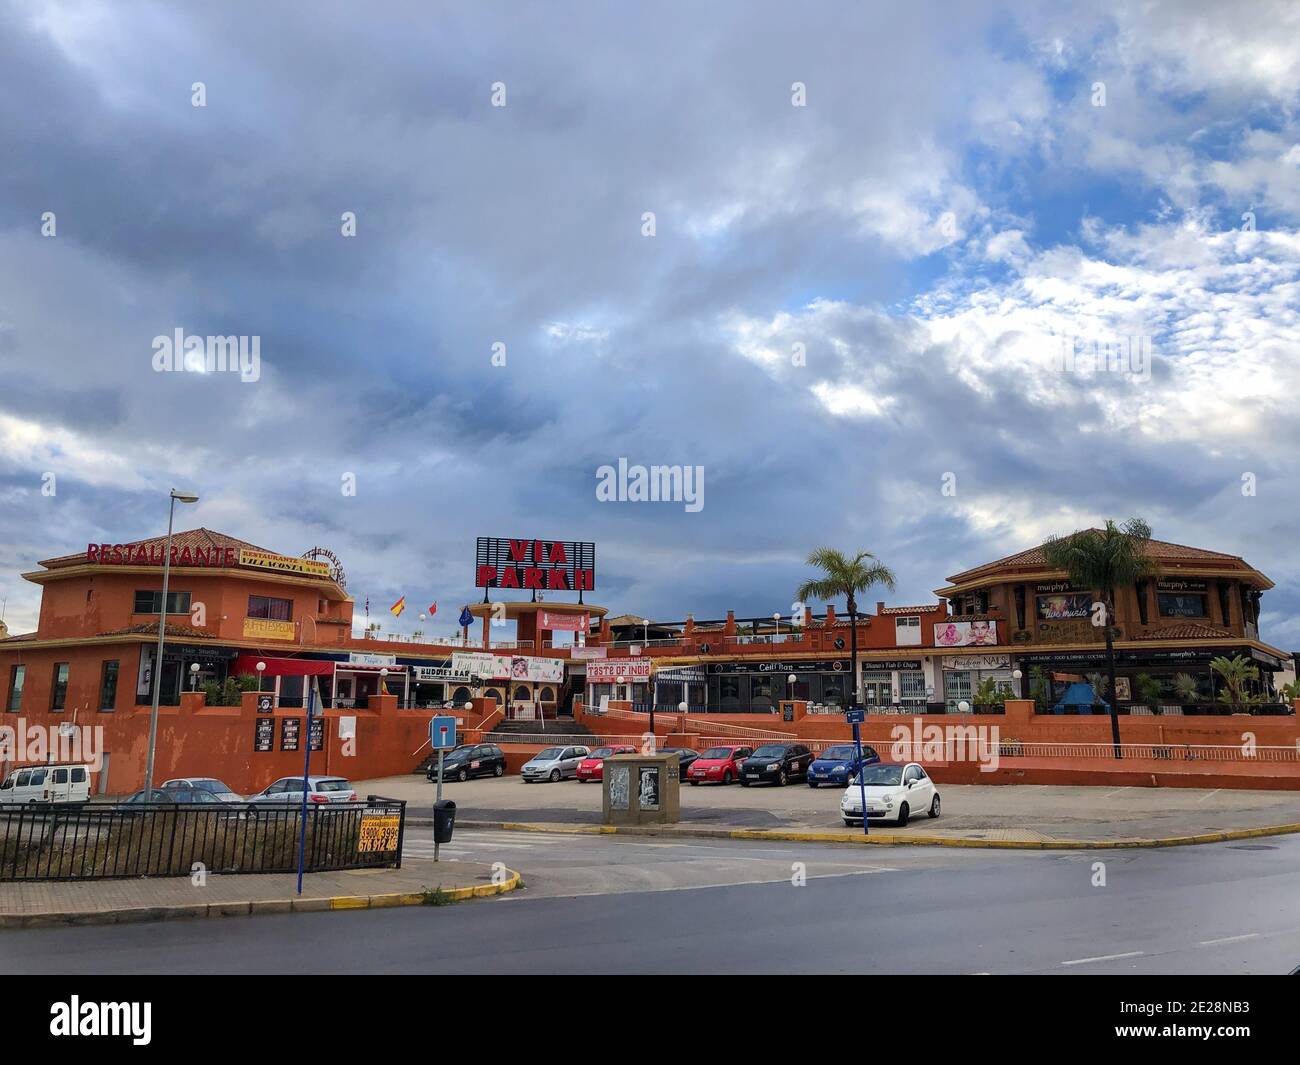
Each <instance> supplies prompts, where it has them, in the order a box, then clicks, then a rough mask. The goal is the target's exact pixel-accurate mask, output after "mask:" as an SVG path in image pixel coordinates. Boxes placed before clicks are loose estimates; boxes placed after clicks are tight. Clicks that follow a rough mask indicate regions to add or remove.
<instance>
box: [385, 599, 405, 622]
mask: <svg viewBox="0 0 1300 1065" xmlns="http://www.w3.org/2000/svg"><path fill="white" fill-rule="evenodd" d="M405 609H406V596H402V598H401V599H399V600H398V601H397V602H396V603H394V604H393V605H392V606H390V607H389V608H388V612H389V613H390V614H392V615H393V617H395V618H400V617H401V616H402V611H403V610H405Z"/></svg>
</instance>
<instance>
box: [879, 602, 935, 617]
mask: <svg viewBox="0 0 1300 1065" xmlns="http://www.w3.org/2000/svg"><path fill="white" fill-rule="evenodd" d="M942 609H943V604H941V603H928V604H926V605H925V606H887V607H885V609H884V610H882V611H880V613H881V615H884V614H933V613H936V612H938V611H941V610H942Z"/></svg>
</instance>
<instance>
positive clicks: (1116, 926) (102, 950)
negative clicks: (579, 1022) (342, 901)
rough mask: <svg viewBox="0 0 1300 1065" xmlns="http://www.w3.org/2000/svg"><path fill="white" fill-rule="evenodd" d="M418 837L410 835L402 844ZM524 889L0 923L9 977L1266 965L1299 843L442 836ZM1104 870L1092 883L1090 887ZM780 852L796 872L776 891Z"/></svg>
mask: <svg viewBox="0 0 1300 1065" xmlns="http://www.w3.org/2000/svg"><path fill="white" fill-rule="evenodd" d="M427 847H428V845H427V844H425V843H423V841H418V840H413V841H412V844H411V847H410V853H412V854H413V855H415V854H421V855H422V854H424V853H425V851H426V848H427ZM444 854H445V855H446V856H447V857H449V858H451V859H453V860H455V859H456V858H464V859H466V860H469V859H471V858H472V859H473V860H475V861H489V862H491V861H503V862H505V863H506V864H507V865H509V866H510V867H511V868H515V869H520V870H522V871H523V872H524V874H525V878H526V880H527V882H528V885H529V886H528V888H527V889H526V890H525V891H522V892H519V893H516V894H513V895H507V896H504V897H501V898H497V899H487V900H481V901H475V902H466V903H460V904H457V905H454V906H448V907H439V908H408V909H389V910H371V911H357V912H349V913H327V914H289V915H284V916H278V915H277V916H265V917H250V918H232V919H223V920H193V921H174V922H167V923H163V924H145V925H118V926H98V927H81V928H58V929H40V930H31V931H21V932H17V931H15V932H4V933H0V958H3V959H4V960H5V962H6V964H7V967H8V968H9V969H11V970H14V971H25V970H26V968H27V967H28V966H38V967H39V968H40V969H41V971H43V972H51V973H54V972H81V973H124V974H125V973H140V972H149V973H196V972H198V973H206V972H212V973H237V974H241V975H247V974H254V973H263V972H280V971H284V969H285V968H286V965H287V964H288V961H287V960H288V959H290V958H293V959H294V965H295V966H303V967H305V968H306V969H307V970H308V971H311V972H321V973H325V972H329V973H349V974H353V973H371V972H374V973H386V972H391V973H432V972H447V973H458V972H475V973H479V972H481V973H494V972H520V971H534V972H554V973H585V972H608V973H628V972H631V973H639V972H653V973H668V972H703V973H713V972H774V973H783V972H826V973H838V972H854V973H867V974H882V973H949V972H951V973H985V972H987V973H1130V974H1131V973H1204V974H1222V973H1284V972H1287V971H1289V970H1290V969H1292V968H1294V967H1295V966H1296V965H1297V964H1298V963H1300V840H1298V839H1296V838H1295V837H1278V838H1276V839H1270V840H1261V841H1258V842H1250V843H1236V844H1216V845H1213V846H1199V847H1187V848H1166V849H1159V850H1142V851H1120V852H1098V853H1097V854H1095V855H1094V854H1087V853H1083V852H1074V853H1065V854H1053V853H1038V852H1008V851H964V850H948V849H944V850H933V849H923V848H902V847H897V848H888V849H882V850H881V851H875V850H874V849H871V850H868V849H866V848H856V847H848V846H845V847H840V846H828V845H825V844H822V845H807V844H795V843H789V844H776V843H767V842H758V843H748V842H739V841H722V840H718V841H701V842H699V843H694V842H692V843H678V842H673V843H666V842H638V841H632V840H621V839H617V838H609V837H588V836H563V835H523V836H522V837H520V836H519V835H517V834H515V833H506V832H462V833H459V834H458V836H457V839H456V841H455V843H454V844H453V845H452V846H451V847H449V848H447V849H445V850H444ZM1096 862H1102V863H1104V874H1105V881H1106V882H1105V886H1094V880H1095V879H1096V878H1097V876H1098V869H1097V867H1095V865H1094V863H1096ZM796 863H803V866H804V870H803V871H804V872H805V873H806V876H807V880H806V882H805V883H803V885H802V886H795V885H794V884H793V883H792V882H791V881H792V876H793V875H794V874H795V873H796V872H798V870H799V867H798V866H797V865H796Z"/></svg>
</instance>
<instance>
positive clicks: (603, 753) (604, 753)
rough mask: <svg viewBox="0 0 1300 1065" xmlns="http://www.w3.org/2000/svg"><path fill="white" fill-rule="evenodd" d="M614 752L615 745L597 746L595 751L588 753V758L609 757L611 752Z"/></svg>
mask: <svg viewBox="0 0 1300 1065" xmlns="http://www.w3.org/2000/svg"><path fill="white" fill-rule="evenodd" d="M613 753H614V748H613V747H597V748H596V749H595V750H594V751H592V752H591V754H589V755H587V757H588V758H608V757H609V756H610V755H611V754H613Z"/></svg>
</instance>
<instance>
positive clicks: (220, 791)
mask: <svg viewBox="0 0 1300 1065" xmlns="http://www.w3.org/2000/svg"><path fill="white" fill-rule="evenodd" d="M158 786H159V787H160V788H162V789H163V790H164V791H206V792H208V793H209V794H211V795H215V796H216V797H217V798H218V799H219V800H220V801H221V802H243V801H244V799H243V796H240V795H236V794H235V793H234V792H233V791H231V790H230V789H229V788H228V787H226V785H225V784H223V783H221V781H219V780H217V779H216V778H215V777H177V778H176V779H174V780H164V781H163V782H162V783H161V784H159V785H158ZM199 801H200V802H201V801H202V800H199Z"/></svg>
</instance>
